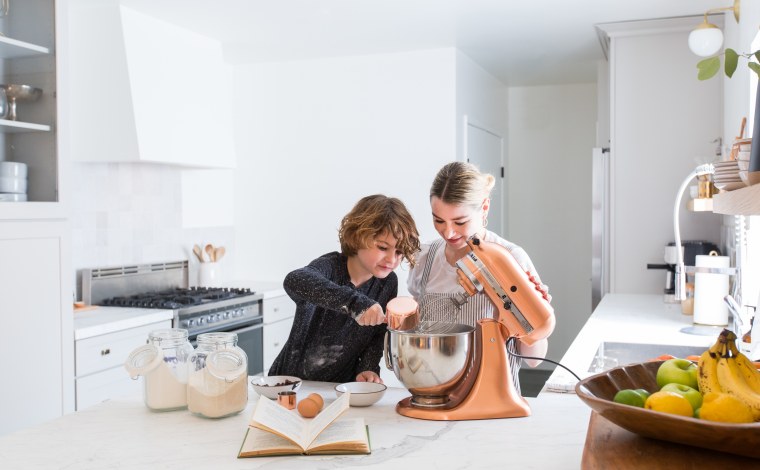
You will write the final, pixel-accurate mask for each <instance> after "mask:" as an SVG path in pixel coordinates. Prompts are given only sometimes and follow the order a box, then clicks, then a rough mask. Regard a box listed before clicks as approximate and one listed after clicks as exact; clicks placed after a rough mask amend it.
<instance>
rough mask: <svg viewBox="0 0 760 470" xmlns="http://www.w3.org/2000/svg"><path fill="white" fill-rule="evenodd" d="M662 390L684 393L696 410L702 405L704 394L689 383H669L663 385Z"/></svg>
mask: <svg viewBox="0 0 760 470" xmlns="http://www.w3.org/2000/svg"><path fill="white" fill-rule="evenodd" d="M662 390H667V391H669V392H676V393H678V394H679V395H683V397H684V398H686V399H687V400H689V403H691V407H692V408H694V410H695V411H696V410H698V409H699V408H701V407H702V394H701V393H699V390H696V389H693V388H691V387H689V386H688V385H683V384H677V383H669V384H666V385H665V386H664V387H662Z"/></svg>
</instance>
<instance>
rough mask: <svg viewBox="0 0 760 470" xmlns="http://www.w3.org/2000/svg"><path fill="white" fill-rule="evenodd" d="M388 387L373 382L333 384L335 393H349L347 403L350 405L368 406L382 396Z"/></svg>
mask: <svg viewBox="0 0 760 470" xmlns="http://www.w3.org/2000/svg"><path fill="white" fill-rule="evenodd" d="M387 389H388V387H387V386H385V385H383V384H378V383H374V382H348V383H344V384H340V385H336V386H335V395H337V396H341V395H343V394H344V393H346V392H349V393H351V397H350V398H349V400H348V404H349V405H351V406H370V405H374V404H375V403H377V401H378V400H380V399H381V398H383V395H385V391H386V390H387Z"/></svg>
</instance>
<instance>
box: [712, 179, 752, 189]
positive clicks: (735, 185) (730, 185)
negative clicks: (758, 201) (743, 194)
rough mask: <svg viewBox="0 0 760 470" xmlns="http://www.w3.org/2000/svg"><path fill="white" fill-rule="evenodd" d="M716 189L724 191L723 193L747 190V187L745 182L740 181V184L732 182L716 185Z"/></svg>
mask: <svg viewBox="0 0 760 470" xmlns="http://www.w3.org/2000/svg"><path fill="white" fill-rule="evenodd" d="M714 184H715V187H716V188H718V189H722V190H723V191H734V190H736V189H741V188H746V187H747V185H746V184H745V183H744V181H741V180H739V181H738V182H731V183H714Z"/></svg>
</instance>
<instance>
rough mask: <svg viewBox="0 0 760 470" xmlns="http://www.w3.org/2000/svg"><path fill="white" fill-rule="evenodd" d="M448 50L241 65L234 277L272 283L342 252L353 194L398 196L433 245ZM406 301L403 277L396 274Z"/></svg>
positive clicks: (445, 141)
mask: <svg viewBox="0 0 760 470" xmlns="http://www.w3.org/2000/svg"><path fill="white" fill-rule="evenodd" d="M455 58H456V55H455V51H454V50H453V49H439V50H430V51H419V52H410V53H400V54H383V55H373V56H357V57H342V58H335V59H323V60H308V61H297V62H283V63H271V64H259V65H250V66H241V67H238V69H237V72H236V77H235V82H236V85H235V95H236V97H237V100H236V102H237V108H236V109H235V119H234V121H235V123H236V135H237V154H238V156H239V158H238V160H239V163H238V168H237V171H236V197H235V200H236V208H235V211H236V212H235V214H236V229H235V237H236V246H237V247H238V251H237V253H235V254H234V255H233V256H235V257H236V258H237V260H236V262H235V264H236V267H237V269H236V272H235V274H236V276H237V277H238V278H248V279H267V280H273V281H281V280H282V278H283V277H284V276H285V274H287V273H288V272H289V271H291V270H293V269H296V268H298V267H301V266H304V265H305V264H307V263H308V262H310V261H311V260H312V259H314V258H316V257H318V256H320V255H322V254H324V253H326V252H329V251H334V250H338V249H339V245H338V237H337V229H338V226H339V223H340V220H341V218H342V217H343V216H344V215H345V214H346V213H347V212H348V211H349V210H350V209H351V207H352V206H353V204H354V203H355V202H356V201H357V200H358V199H359V198H361V197H363V196H365V195H369V194H373V193H384V194H386V195H388V196H394V197H398V198H400V199H401V200H402V201H403V202H404V203H405V204H406V206H407V208H408V209H409V210H410V212H411V213H412V215H413V217H414V218H415V220H416V221H417V224H418V228H419V230H420V232H421V234H422V237H423V239H426V240H427V239H431V238H432V237H433V236H435V232H434V230H433V227H432V223H428V220H429V219H430V215H429V214H430V207H429V203H428V198H427V194H428V190H429V187H430V182H431V181H432V178H433V176H434V175H435V172H436V171H437V170H438V169H439V168H440V167H441V166H442V165H443V164H444V163H446V162H448V161H451V160H453V159H454V158H455V139H456V134H455V130H454V125H455V119H454V113H455V102H454V95H455V86H454V80H455V77H454V67H455ZM397 273H398V274H399V278H400V279H399V281H400V286H399V287H400V288H399V291H400V293H405V292H406V277H407V275H406V273H407V268H406V267H405V265H402V269H400V270H399V271H398V272H397Z"/></svg>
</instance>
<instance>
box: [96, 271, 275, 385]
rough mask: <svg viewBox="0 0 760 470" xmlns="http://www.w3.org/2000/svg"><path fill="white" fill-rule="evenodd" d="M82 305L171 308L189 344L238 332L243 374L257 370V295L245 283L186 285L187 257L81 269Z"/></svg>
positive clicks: (259, 311)
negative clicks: (243, 357) (209, 335)
mask: <svg viewBox="0 0 760 470" xmlns="http://www.w3.org/2000/svg"><path fill="white" fill-rule="evenodd" d="M81 276H82V300H83V301H84V302H85V304H87V305H106V306H111V307H139V308H156V309H171V310H173V311H174V319H173V321H172V324H173V326H174V327H175V328H183V329H186V330H187V332H188V339H189V340H190V342H191V343H192V344H193V346H195V339H196V337H197V336H198V335H199V334H201V333H210V332H229V333H236V334H237V335H238V346H240V347H241V348H242V349H243V350H244V351H245V352H246V354H247V355H248V373H249V375H256V374H260V373H262V372H263V369H264V366H263V334H262V328H263V322H264V319H263V315H262V309H261V300H262V294H259V293H256V292H254V291H252V290H251V289H249V288H228V287H213V288H206V287H191V288H188V287H187V286H188V261H173V262H166V263H152V264H142V265H128V266H118V267H105V268H92V269H83V270H82V271H81Z"/></svg>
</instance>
